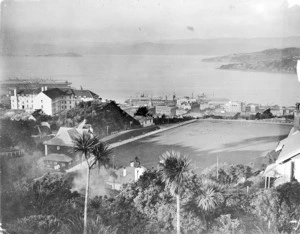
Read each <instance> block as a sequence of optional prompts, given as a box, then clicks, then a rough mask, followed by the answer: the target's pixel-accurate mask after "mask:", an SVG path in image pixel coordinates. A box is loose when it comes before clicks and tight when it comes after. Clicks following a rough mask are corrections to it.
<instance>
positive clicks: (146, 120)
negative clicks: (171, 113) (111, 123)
mask: <svg viewBox="0 0 300 234" xmlns="http://www.w3.org/2000/svg"><path fill="white" fill-rule="evenodd" d="M134 119H135V120H137V121H139V122H140V124H141V125H142V126H143V127H148V126H152V125H154V122H153V117H151V116H140V115H137V116H135V117H134Z"/></svg>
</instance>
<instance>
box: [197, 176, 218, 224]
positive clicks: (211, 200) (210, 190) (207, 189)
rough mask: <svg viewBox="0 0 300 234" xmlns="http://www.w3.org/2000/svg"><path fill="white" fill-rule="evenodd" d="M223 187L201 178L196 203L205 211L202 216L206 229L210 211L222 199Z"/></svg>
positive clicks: (216, 206)
mask: <svg viewBox="0 0 300 234" xmlns="http://www.w3.org/2000/svg"><path fill="white" fill-rule="evenodd" d="M223 189H224V187H223V186H221V185H220V184H218V183H216V182H214V181H211V180H206V179H202V180H201V187H200V189H199V191H198V196H197V198H196V203H197V205H198V207H199V208H200V209H202V210H203V211H204V212H205V214H204V215H203V216H204V219H205V222H206V228H207V229H208V228H209V222H210V217H211V212H213V211H214V210H215V209H217V208H218V206H219V204H220V203H222V202H223V201H224V196H223Z"/></svg>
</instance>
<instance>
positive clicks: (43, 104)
mask: <svg viewBox="0 0 300 234" xmlns="http://www.w3.org/2000/svg"><path fill="white" fill-rule="evenodd" d="M96 98H98V95H96V94H95V93H93V92H91V91H89V90H75V89H59V88H54V89H49V90H46V91H43V92H40V93H39V94H38V95H37V96H36V97H35V98H34V101H33V108H34V109H41V110H43V112H44V113H45V114H47V115H55V114H58V113H60V112H61V111H64V110H69V109H72V108H74V107H75V106H76V105H77V104H79V103H80V102H87V101H92V100H94V99H96Z"/></svg>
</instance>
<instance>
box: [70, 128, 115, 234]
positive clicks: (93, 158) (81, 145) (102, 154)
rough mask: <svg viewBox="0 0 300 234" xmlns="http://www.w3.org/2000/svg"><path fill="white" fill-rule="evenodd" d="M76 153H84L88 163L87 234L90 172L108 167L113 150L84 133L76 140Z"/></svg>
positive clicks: (85, 212)
mask: <svg viewBox="0 0 300 234" xmlns="http://www.w3.org/2000/svg"><path fill="white" fill-rule="evenodd" d="M74 151H75V152H79V153H82V155H83V156H84V157H85V159H86V163H87V183H86V189H85V201H84V226H83V233H84V234H87V203H88V197H89V184H90V170H91V169H92V168H93V167H94V166H95V165H96V164H97V165H98V167H99V168H100V166H101V165H103V166H107V165H108V163H109V160H110V159H109V155H110V154H111V149H110V148H109V146H108V145H106V144H105V143H102V142H100V141H99V139H98V137H94V136H92V135H90V134H87V133H84V134H82V135H80V136H79V137H77V138H75V140H74Z"/></svg>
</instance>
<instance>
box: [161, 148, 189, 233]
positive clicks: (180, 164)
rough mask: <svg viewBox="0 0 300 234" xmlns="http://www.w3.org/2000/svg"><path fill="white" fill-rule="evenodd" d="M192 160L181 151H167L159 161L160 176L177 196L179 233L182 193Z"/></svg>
mask: <svg viewBox="0 0 300 234" xmlns="http://www.w3.org/2000/svg"><path fill="white" fill-rule="evenodd" d="M189 164H190V160H188V158H187V157H186V156H183V157H181V155H180V153H179V152H175V151H171V152H169V151H167V152H166V153H164V154H163V155H162V161H161V162H160V163H159V166H160V170H159V173H160V176H161V179H162V181H163V182H164V183H165V185H166V187H167V188H169V189H170V192H171V194H172V195H173V196H176V203H177V233H178V234H179V233H180V194H181V193H182V191H183V187H184V179H185V178H186V177H187V174H188V172H189Z"/></svg>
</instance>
